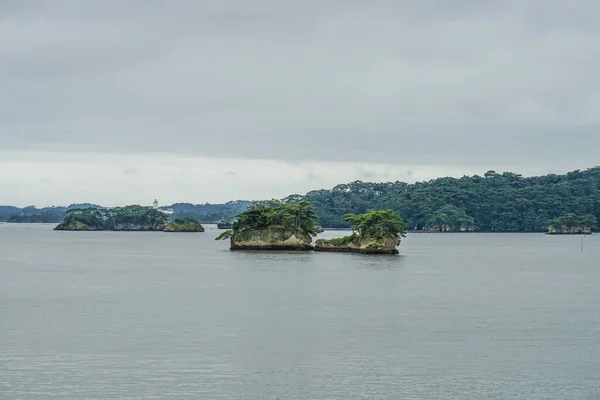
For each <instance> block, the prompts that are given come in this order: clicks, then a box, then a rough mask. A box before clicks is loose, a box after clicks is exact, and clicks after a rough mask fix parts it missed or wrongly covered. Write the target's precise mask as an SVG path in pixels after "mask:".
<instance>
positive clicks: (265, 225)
mask: <svg viewBox="0 0 600 400" xmlns="http://www.w3.org/2000/svg"><path fill="white" fill-rule="evenodd" d="M317 220H318V217H317V214H315V212H314V210H313V208H312V206H311V205H310V203H309V202H307V201H300V202H298V203H293V204H292V203H283V202H281V201H279V200H265V201H256V202H253V203H252V204H251V205H250V207H248V208H247V209H246V210H244V211H243V212H241V213H240V214H239V215H237V217H236V221H235V222H234V223H233V225H232V229H231V230H226V231H225V232H223V233H221V234H220V235H219V236H218V237H217V238H216V239H215V240H227V239H229V240H230V249H231V250H312V249H313V246H312V244H311V242H312V237H313V236H316V234H317V233H316V231H315V225H316V221H317Z"/></svg>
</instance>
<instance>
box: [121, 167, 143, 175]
mask: <svg viewBox="0 0 600 400" xmlns="http://www.w3.org/2000/svg"><path fill="white" fill-rule="evenodd" d="M139 174H140V171H139V170H138V169H137V168H131V167H127V168H125V170H124V171H123V175H139Z"/></svg>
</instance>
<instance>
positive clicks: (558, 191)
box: [284, 167, 600, 232]
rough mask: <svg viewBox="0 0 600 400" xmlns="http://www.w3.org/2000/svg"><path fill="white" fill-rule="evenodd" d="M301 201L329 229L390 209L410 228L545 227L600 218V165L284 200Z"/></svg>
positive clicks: (356, 185) (371, 186)
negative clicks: (572, 218)
mask: <svg viewBox="0 0 600 400" xmlns="http://www.w3.org/2000/svg"><path fill="white" fill-rule="evenodd" d="M300 200H306V201H309V202H310V203H311V204H312V205H313V207H314V209H315V212H316V213H317V215H318V216H319V218H320V224H321V225H322V226H324V227H326V228H340V227H350V225H351V222H350V221H343V220H342V216H343V215H345V214H357V215H358V214H364V213H366V212H368V211H370V210H377V209H380V210H387V209H389V210H393V211H396V212H398V213H399V214H400V215H402V217H403V218H404V220H405V222H406V227H407V229H409V230H416V231H430V232H440V231H441V232H460V231H480V232H545V231H547V229H548V227H549V225H550V224H551V223H553V220H554V219H555V218H557V217H561V216H564V215H566V214H569V213H572V214H575V215H580V216H583V215H587V214H589V215H592V216H594V217H595V218H596V219H600V167H595V168H590V169H587V170H585V171H580V170H575V171H572V172H569V173H567V174H564V175H556V174H549V175H544V176H536V177H523V176H521V175H519V174H515V173H511V172H504V173H496V172H494V171H488V172H486V173H485V174H484V175H483V176H480V175H474V176H463V177H461V178H438V179H432V180H430V181H426V182H417V183H414V184H408V183H405V182H398V181H397V182H387V183H368V182H362V181H355V182H352V183H348V184H343V185H337V186H335V187H334V188H333V189H329V190H327V189H322V190H314V191H311V192H309V193H307V194H306V195H292V196H288V197H287V198H286V199H284V201H286V202H297V201H300Z"/></svg>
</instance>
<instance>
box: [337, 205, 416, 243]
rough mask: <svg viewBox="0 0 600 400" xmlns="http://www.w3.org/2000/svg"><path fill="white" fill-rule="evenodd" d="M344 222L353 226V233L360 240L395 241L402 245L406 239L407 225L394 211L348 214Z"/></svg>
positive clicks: (343, 218)
mask: <svg viewBox="0 0 600 400" xmlns="http://www.w3.org/2000/svg"><path fill="white" fill-rule="evenodd" d="M342 220H343V221H347V222H350V223H351V224H352V231H353V232H356V233H358V236H359V237H360V238H371V239H377V240H378V239H385V238H391V239H395V240H397V241H398V243H400V238H401V237H404V233H405V225H404V220H403V219H402V217H400V215H399V214H398V213H397V212H395V211H392V210H374V211H369V212H367V213H365V214H359V215H356V214H346V215H344V216H343V217H342Z"/></svg>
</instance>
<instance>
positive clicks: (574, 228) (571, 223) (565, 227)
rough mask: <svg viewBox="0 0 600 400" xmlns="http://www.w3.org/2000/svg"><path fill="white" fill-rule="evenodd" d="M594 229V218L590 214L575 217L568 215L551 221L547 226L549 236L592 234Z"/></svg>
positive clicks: (574, 215)
mask: <svg viewBox="0 0 600 400" xmlns="http://www.w3.org/2000/svg"><path fill="white" fill-rule="evenodd" d="M595 227H596V217H595V216H593V215H591V214H585V215H576V214H573V213H568V214H565V215H562V216H560V217H556V218H554V219H553V220H552V223H550V225H549V226H548V232H547V233H548V234H549V235H579V234H586V235H589V234H591V233H592V228H595Z"/></svg>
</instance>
